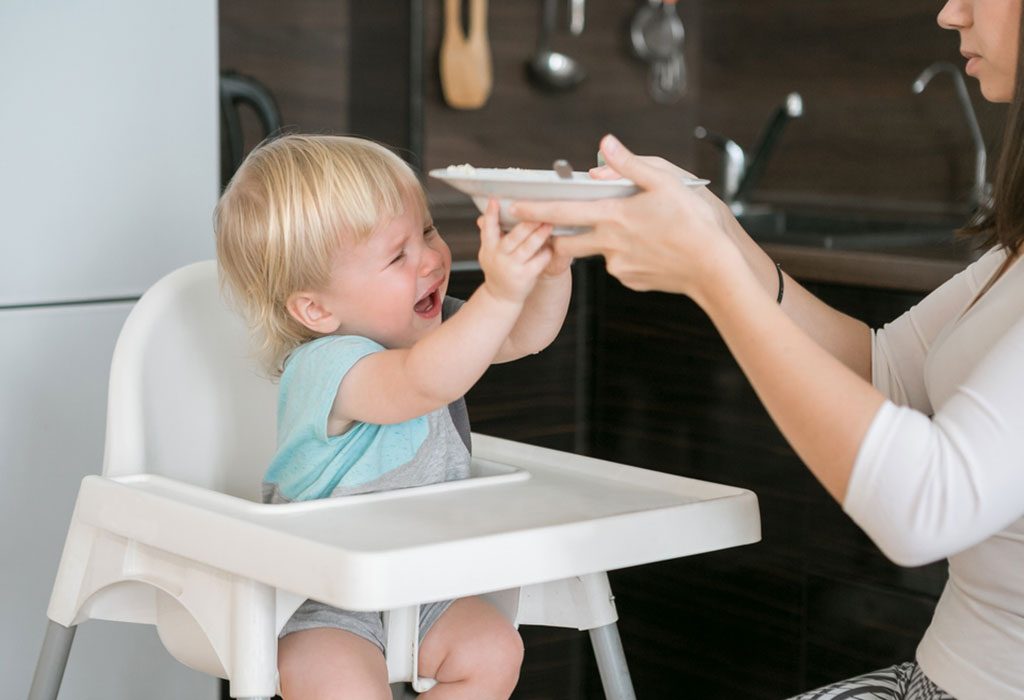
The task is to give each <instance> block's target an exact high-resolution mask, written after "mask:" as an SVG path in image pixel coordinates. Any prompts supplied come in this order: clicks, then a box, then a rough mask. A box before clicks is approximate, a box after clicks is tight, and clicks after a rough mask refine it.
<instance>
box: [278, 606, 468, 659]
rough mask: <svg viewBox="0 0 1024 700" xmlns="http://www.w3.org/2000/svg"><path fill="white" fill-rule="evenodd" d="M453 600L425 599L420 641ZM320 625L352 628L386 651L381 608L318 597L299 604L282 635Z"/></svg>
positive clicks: (343, 628)
mask: <svg viewBox="0 0 1024 700" xmlns="http://www.w3.org/2000/svg"><path fill="white" fill-rule="evenodd" d="M453 602H454V601H451V600H442V601H438V602H436V603H424V604H423V605H421V606H420V643H422V642H423V637H425V636H426V634H427V632H429V631H430V628H431V627H433V625H434V623H435V622H437V619H438V618H439V617H441V614H442V613H443V612H444V611H445V610H447V609H448V607H449V606H450V605H451V604H452V603H453ZM319 627H328V628H331V629H337V630H345V631H346V632H351V633H352V634H354V635H356V636H358V637H362V638H363V639H365V640H367V641H369V642H372V643H373V644H375V645H376V646H377V648H378V649H380V650H381V653H383V652H384V645H385V643H386V642H387V640H386V639H385V638H384V621H383V618H382V617H381V614H380V613H379V612H353V611H351V610H342V609H340V608H333V607H331V606H330V605H324V604H323V603H318V602H317V601H315V600H307V601H306V602H304V603H303V604H302V605H300V606H299V609H298V610H296V611H295V614H294V615H292V616H291V617H290V618H289V619H288V622H286V623H285V624H284V628H283V629H282V630H281V634H279V635H278V638H281V637H283V636H285V635H286V634H291V633H292V632H301V631H302V630H311V629H316V628H319Z"/></svg>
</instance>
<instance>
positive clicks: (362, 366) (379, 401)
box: [328, 225, 552, 434]
mask: <svg viewBox="0 0 1024 700" xmlns="http://www.w3.org/2000/svg"><path fill="white" fill-rule="evenodd" d="M550 235H551V227H550V226H540V225H536V226H534V225H527V226H523V227H520V228H518V229H517V230H516V231H515V232H509V234H507V235H505V236H502V235H501V233H500V231H497V230H492V229H490V228H488V229H487V230H481V234H480V241H481V243H480V266H481V267H482V268H483V271H484V283H483V284H482V285H481V286H480V287H479V288H478V289H477V290H476V291H475V292H474V293H473V294H472V296H470V298H469V299H468V300H467V301H466V303H465V304H463V305H462V308H461V309H459V312H458V313H457V314H455V315H454V316H452V317H451V318H450V319H448V320H446V321H445V322H444V323H442V324H441V326H440V327H439V328H437V329H436V330H435V331H433V332H431V333H430V334H428V335H426V336H425V337H423V338H421V339H420V340H419V341H417V342H416V343H415V344H414V345H413V346H412V347H410V348H405V349H394V350H384V351H381V352H376V353H372V354H370V355H367V356H366V357H364V358H363V359H361V360H359V361H358V362H357V363H356V364H355V365H354V366H353V367H352V369H351V370H349V371H348V373H347V374H346V375H345V378H344V379H343V380H342V382H341V386H339V388H338V394H337V397H336V398H335V401H334V405H333V407H332V409H331V414H330V417H329V421H328V422H329V425H331V426H332V427H333V426H344V425H345V424H347V423H348V422H349V421H361V422H365V423H399V422H402V421H405V420H409V419H411V418H415V417H417V416H421V415H424V414H426V413H429V412H430V411H432V410H435V409H437V408H439V407H441V406H444V405H446V404H448V403H451V402H452V401H454V400H456V399H458V398H459V397H461V396H462V395H463V394H465V393H466V392H467V391H468V390H469V389H470V388H471V387H472V386H473V384H474V383H475V382H476V381H477V380H478V379H479V378H480V377H481V375H483V373H484V371H485V370H486V369H487V367H489V366H490V365H491V363H493V362H494V359H495V356H496V355H497V353H498V351H499V349H500V348H501V347H502V345H503V344H504V342H505V340H506V339H507V338H508V336H509V333H510V332H512V329H513V327H514V326H515V325H516V321H517V320H518V319H519V316H520V314H521V313H522V311H523V306H524V304H525V302H526V300H527V298H528V297H529V296H530V293H531V292H532V291H533V289H534V286H535V285H536V284H537V278H538V276H539V275H540V274H541V273H542V272H543V271H544V270H545V269H546V268H547V267H548V265H549V263H550V262H551V255H552V253H551V249H550V247H549V246H545V245H544V244H545V242H546V241H547V239H548V237H549V236H550ZM330 432H331V433H332V434H334V431H333V430H332V431H330Z"/></svg>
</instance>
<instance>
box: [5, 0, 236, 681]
mask: <svg viewBox="0 0 1024 700" xmlns="http://www.w3.org/2000/svg"><path fill="white" fill-rule="evenodd" d="M217 79H218V58H217V3H216V0H180V1H177V2H166V1H163V2H157V1H156V0H0V678H2V679H3V681H4V686H5V687H4V693H3V694H4V696H5V697H12V698H23V697H25V696H26V695H27V693H28V687H29V684H30V682H31V677H32V671H33V668H34V665H35V661H36V655H37V653H38V651H39V645H40V643H41V640H42V635H43V632H44V629H45V625H46V607H47V603H48V600H49V595H50V588H51V585H52V581H53V576H54V573H55V571H56V566H57V561H58V558H59V556H60V552H61V548H62V546H63V542H64V535H65V533H66V528H67V524H68V520H69V517H70V514H71V509H72V505H73V503H74V498H75V494H76V493H77V489H78V484H79V482H80V480H81V479H82V477H83V476H84V475H86V474H90V473H97V472H99V471H100V469H101V460H102V454H103V432H104V424H105V411H106V393H107V374H108V371H109V366H110V357H111V353H112V351H113V347H114V342H115V340H116V337H117V334H118V331H119V329H120V327H121V324H122V323H123V321H124V319H125V317H126V315H127V314H128V312H129V310H130V309H131V307H132V304H133V302H134V300H135V299H137V298H138V296H139V295H140V294H141V293H142V292H143V291H144V290H145V289H146V288H147V287H148V286H149V285H150V284H152V283H153V282H154V281H155V280H156V279H158V278H159V277H161V276H162V275H163V274H165V273H167V272H169V271H170V270H172V269H174V268H176V267H179V266H181V265H184V264H186V263H189V262H192V261H194V260H199V259H204V258H210V257H212V256H213V242H212V226H211V214H212V210H213V206H214V204H215V202H216V197H217V194H218V187H219V164H218V163H219V145H218V131H219V122H218V118H219V117H218V96H217ZM218 696H219V693H218V683H217V682H216V681H215V680H214V679H211V678H209V677H207V676H203V675H201V674H199V673H196V672H193V671H191V670H189V669H187V668H185V667H184V666H181V665H180V664H178V663H177V662H176V661H174V660H173V659H172V658H171V657H170V655H169V654H167V653H166V652H165V651H164V649H163V647H162V646H161V645H160V643H159V641H158V639H157V636H156V633H155V632H154V630H153V629H152V628H150V627H147V626H136V625H125V624H120V625H117V624H113V623H103V622H90V623H86V624H84V625H83V626H82V627H81V629H80V630H79V631H78V633H77V636H76V638H75V643H74V646H73V648H72V650H71V657H70V660H69V663H68V668H67V673H66V675H65V681H64V686H63V689H62V692H61V697H62V698H74V699H76V700H89V699H93V698H95V699H96V700H100V699H102V700H139V699H141V698H146V699H153V700H163V699H164V698H166V699H167V700H172V699H180V698H189V699H197V700H205V699H207V698H209V699H211V700H212V699H213V698H217V697H218Z"/></svg>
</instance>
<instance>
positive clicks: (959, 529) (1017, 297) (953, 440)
mask: <svg viewBox="0 0 1024 700" xmlns="http://www.w3.org/2000/svg"><path fill="white" fill-rule="evenodd" d="M1005 259H1006V254H1005V252H1004V251H1003V250H1001V249H1000V250H993V251H990V252H988V253H986V254H985V255H984V256H982V257H981V258H980V259H979V260H978V261H977V262H975V263H974V264H972V265H971V266H970V267H968V268H967V269H966V270H964V271H963V272H962V273H960V274H959V275H957V276H956V277H954V278H952V279H951V280H949V281H948V282H946V283H945V284H944V285H943V286H941V287H940V288H938V289H937V290H935V291H934V292H933V293H932V294H930V295H929V296H928V297H926V298H925V299H924V300H923V301H921V303H919V304H918V305H917V306H915V307H914V308H913V309H911V310H910V311H908V312H907V313H905V314H903V315H902V316H900V317H899V318H898V319H896V320H895V321H893V322H892V323H890V324H888V325H886V326H885V327H884V328H882V329H881V330H878V331H875V332H873V333H872V363H871V364H872V375H873V376H872V379H873V383H874V385H875V386H876V387H877V388H878V389H879V390H880V391H881V392H882V393H884V394H885V395H886V396H887V397H888V399H889V400H888V401H887V402H886V403H885V404H884V405H883V406H882V408H881V409H880V410H879V411H878V413H877V414H876V416H875V418H874V420H873V421H872V423H871V426H870V428H869V430H868V433H867V435H866V437H865V439H864V441H863V443H862V445H861V447H860V450H859V452H858V455H857V459H856V462H855V464H854V467H853V472H852V474H851V477H850V483H849V488H848V491H847V494H846V499H845V502H844V504H843V507H844V509H845V510H846V512H847V513H848V514H849V515H850V516H851V517H852V518H853V520H854V521H855V522H856V523H857V524H858V525H859V526H860V527H861V528H863V529H864V530H865V532H867V533H868V535H869V536H870V537H871V538H872V539H873V540H874V541H875V543H876V544H877V545H878V546H879V547H880V548H881V550H882V551H883V552H884V553H885V554H886V555H887V556H888V557H889V558H891V559H892V560H893V561H895V562H897V563H899V564H903V565H906V566H916V565H921V564H926V563H929V562H933V561H937V560H941V559H943V558H948V559H949V580H948V582H947V584H946V587H945V590H944V591H943V593H942V597H941V598H940V600H939V603H938V606H937V607H936V611H935V616H934V618H933V619H932V623H931V625H930V626H929V628H928V631H927V632H926V633H925V637H924V639H923V640H922V642H921V644H920V646H919V647H918V650H917V659H918V662H919V663H920V665H921V667H922V669H923V670H924V672H925V673H926V674H927V675H928V677H929V678H931V679H932V680H933V681H934V682H935V683H937V684H938V685H939V686H940V687H942V688H943V689H944V690H946V692H948V693H950V694H951V695H953V696H954V697H956V698H958V700H999V699H1002V698H1014V699H1024V264H1020V263H1019V261H1017V262H1014V264H1013V265H1012V266H1011V267H1010V268H1009V269H1008V270H1007V271H1006V272H1005V273H1004V274H1003V275H1002V276H1001V277H1000V278H999V279H998V280H997V281H996V282H995V284H994V285H993V286H992V287H991V288H990V289H989V290H988V291H987V292H986V293H985V294H984V295H983V296H981V297H980V298H978V299H977V300H976V301H975V298H976V297H977V295H978V293H979V292H980V291H981V290H982V289H983V288H984V286H985V284H986V282H987V281H988V280H989V278H991V277H992V276H993V275H994V274H995V273H996V271H997V270H998V268H999V267H1000V265H1001V264H1002V263H1003V261H1004V260H1005ZM972 302H973V303H972Z"/></svg>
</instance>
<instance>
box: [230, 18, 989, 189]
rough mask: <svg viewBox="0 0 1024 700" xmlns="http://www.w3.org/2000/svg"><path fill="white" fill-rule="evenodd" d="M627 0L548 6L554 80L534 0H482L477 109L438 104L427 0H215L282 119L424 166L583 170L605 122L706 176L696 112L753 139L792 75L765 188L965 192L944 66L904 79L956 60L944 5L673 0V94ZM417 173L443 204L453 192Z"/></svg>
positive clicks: (717, 127)
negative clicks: (652, 83) (484, 88)
mask: <svg viewBox="0 0 1024 700" xmlns="http://www.w3.org/2000/svg"><path fill="white" fill-rule="evenodd" d="M562 4H565V3H562ZM642 4H643V3H642V2H641V0H591V1H590V2H589V3H588V4H587V24H586V29H585V31H584V32H583V35H582V36H580V37H571V36H570V35H569V34H568V32H567V31H566V30H565V28H564V26H565V25H564V21H563V22H562V23H561V28H560V30H559V32H558V33H557V35H556V37H555V41H554V47H555V48H556V49H558V50H561V51H563V52H565V53H567V54H569V55H570V56H572V57H573V58H576V59H577V60H578V61H579V62H580V63H581V64H582V65H583V66H584V67H585V68H586V69H587V71H588V73H589V78H588V80H587V81H586V82H585V83H584V84H582V85H581V86H579V88H577V89H576V90H573V91H571V92H568V93H563V94H551V93H545V92H542V91H540V90H538V89H536V88H535V87H534V86H533V85H532V84H531V83H530V81H529V80H528V79H527V77H526V73H525V70H524V66H525V63H526V62H527V61H528V60H529V58H530V56H531V54H532V53H533V51H534V48H535V43H536V41H537V36H538V29H539V22H540V8H541V3H540V1H539V0H515V1H506V2H500V3H498V2H494V3H491V4H490V8H489V10H490V17H489V37H490V43H491V49H492V60H493V68H494V91H493V93H492V95H491V98H490V100H489V101H488V103H487V104H486V105H485V106H484V107H483V108H482V109H480V110H475V111H459V110H454V109H451V108H449V107H448V106H446V105H445V104H444V102H443V100H442V97H441V89H440V81H439V78H438V52H439V47H440V43H441V36H442V31H443V12H442V3H441V1H440V0H412V1H411V2H409V3H374V2H370V1H369V0H339V1H337V2H328V1H327V0H296V1H295V2H293V3H289V4H288V6H287V7H283V6H280V5H279V4H275V3H272V2H269V0H254V1H252V2H244V1H243V0H224V1H223V2H222V3H221V60H222V66H223V67H225V68H235V69H238V70H241V71H243V72H247V73H249V74H251V75H254V76H255V77H257V78H259V79H261V80H263V81H264V82H266V83H267V84H268V85H269V87H270V88H271V89H272V90H273V91H274V92H275V94H276V96H277V98H278V101H279V103H280V105H281V108H282V113H283V115H284V121H285V123H286V124H287V125H289V126H290V127H291V128H295V129H299V130H306V131H330V132H335V133H342V132H346V131H350V130H351V131H352V132H354V133H361V134H365V135H369V136H373V137H375V138H378V139H381V140H384V141H386V142H388V143H391V144H393V145H395V146H397V147H399V148H405V149H410V148H412V149H413V150H414V151H416V153H415V154H410V155H409V157H410V160H416V161H417V162H420V163H421V164H422V165H423V166H424V167H425V168H431V167H439V166H444V165H448V164H450V163H463V162H469V163H473V164H476V165H481V166H483V165H491V166H504V165H510V166H520V167H547V165H549V164H550V162H551V161H552V160H553V159H554V158H555V157H565V158H568V159H569V160H570V161H571V162H573V163H574V164H575V165H576V166H577V167H579V168H582V167H584V166H587V165H589V164H590V163H591V162H592V161H593V158H594V151H595V146H596V143H597V141H598V139H599V138H600V136H601V135H602V134H603V133H605V132H608V131H612V132H615V133H616V134H619V135H620V136H621V137H622V138H623V139H624V140H625V141H626V142H627V143H628V144H629V145H631V146H632V147H633V148H634V149H635V150H637V151H639V152H644V153H656V154H660V155H663V156H665V157H667V158H670V159H671V160H674V161H677V162H679V163H681V164H683V165H686V166H687V167H689V168H690V169H691V170H694V171H695V172H699V173H700V174H702V175H706V176H708V177H711V178H712V179H713V180H720V179H721V178H720V174H719V167H720V159H719V156H718V152H717V151H716V149H714V148H713V147H712V146H710V145H707V144H701V143H696V142H695V141H694V139H693V138H692V132H693V127H694V126H696V125H697V124H701V125H705V126H707V127H708V128H709V129H712V130H714V131H717V132H719V133H722V134H724V135H726V136H729V137H731V138H733V139H735V140H736V141H737V142H739V143H740V144H741V145H743V146H745V147H747V148H752V147H753V145H754V144H755V142H756V140H757V138H758V135H759V133H760V131H761V128H762V127H763V125H764V124H765V123H766V121H767V119H768V117H769V115H770V114H771V112H772V110H773V109H774V108H775V107H776V106H777V105H778V104H780V103H781V101H782V100H783V98H784V96H785V95H786V94H787V93H788V92H790V91H793V90H796V91H799V92H800V93H801V94H802V96H803V98H804V107H805V115H804V116H803V117H802V118H801V119H799V120H797V121H795V122H793V123H791V124H790V125H789V126H788V127H787V129H786V131H785V133H784V134H783V137H782V139H781V141H780V142H779V144H778V147H777V151H776V153H775V156H774V157H773V158H772V160H771V161H770V164H769V167H768V169H767V171H766V172H765V174H764V177H763V180H762V184H761V187H760V188H759V189H760V192H761V194H762V196H765V197H768V198H770V199H780V200H786V201H792V200H795V201H807V200H817V199H819V198H822V197H825V198H827V199H829V200H832V201H838V202H845V203H848V204H853V205H865V206H874V205H876V204H880V205H885V204H890V205H891V204H894V203H895V204H896V205H897V206H898V205H901V204H903V205H906V206H908V207H920V206H922V205H925V206H927V204H928V203H935V202H940V203H941V202H955V201H958V200H960V201H962V200H963V199H964V198H965V195H966V192H967V190H968V189H969V187H970V182H971V176H972V172H973V153H972V146H971V143H970V140H969V136H968V131H967V127H966V125H965V122H964V118H963V115H962V113H961V111H960V108H959V106H958V104H957V103H956V100H955V97H954V92H953V87H952V81H951V80H950V77H949V76H948V75H940V76H938V77H937V78H936V79H935V80H934V82H933V83H932V84H931V85H930V86H929V87H928V89H927V90H926V92H925V93H924V94H923V95H914V94H912V92H911V90H910V84H911V82H912V81H913V80H914V78H915V77H916V76H917V75H918V74H919V72H920V71H921V70H922V69H923V68H924V67H925V66H927V65H928V64H929V63H931V62H933V61H935V60H950V61H953V62H954V63H956V64H957V65H962V59H960V57H959V54H958V40H957V37H956V35H955V34H954V33H953V32H949V31H945V30H942V29H940V28H939V27H938V25H937V24H936V21H935V15H936V13H937V12H938V10H939V9H940V7H941V3H938V2H935V0H890V1H889V2H885V3H863V2H858V1H857V0H827V1H822V0H773V2H770V3H769V2H757V1H756V0H713V1H712V0H681V2H680V3H679V10H680V13H681V15H682V18H683V22H684V25H685V27H686V43H685V49H686V59H687V66H688V69H689V71H688V73H689V83H690V90H689V93H688V94H687V96H686V97H684V98H683V99H682V100H681V101H679V102H678V103H676V104H672V105H660V104H657V103H655V102H654V101H653V100H652V99H651V98H650V97H649V96H648V94H647V92H646V81H647V68H646V65H645V64H644V63H642V62H640V61H639V60H637V59H636V58H634V57H633V56H632V54H631V52H630V50H629V43H628V36H627V33H628V28H629V23H630V20H631V19H632V17H633V15H634V13H635V11H636V9H637V8H638V7H640V6H641V5H642ZM418 13H419V14H421V15H422V21H423V31H422V37H421V41H422V45H423V50H422V52H421V54H420V55H419V56H410V55H409V46H410V34H409V22H410V18H411V17H415V16H417V15H418ZM563 14H564V13H563ZM563 20H564V18H563ZM410 73H418V74H421V75H422V95H420V91H419V90H417V89H416V85H415V82H414V83H413V92H414V95H412V96H410V92H409V88H410ZM969 87H970V93H971V96H972V98H973V102H974V105H975V107H976V109H977V111H978V117H979V121H980V123H981V126H982V131H983V133H984V136H985V140H986V141H987V142H988V144H989V147H990V149H991V148H994V147H996V146H997V142H998V137H999V134H1000V121H1001V119H1002V117H1003V115H1004V113H1005V109H1004V107H1002V106H999V105H990V104H987V103H985V102H984V100H983V99H982V98H981V96H980V93H979V92H978V90H977V87H976V85H975V84H974V82H973V81H972V80H971V81H969ZM419 96H421V97H422V100H423V101H422V105H417V104H416V103H415V100H416V99H417V98H418V97H419ZM410 120H412V121H413V122H415V123H413V124H410V123H409V122H410ZM990 162H994V157H991V158H990ZM430 187H431V190H432V192H433V194H434V195H435V199H438V200H440V201H448V200H453V199H457V197H458V196H457V195H455V194H454V193H452V192H450V191H449V190H448V189H447V188H445V187H443V186H441V185H436V184H433V183H431V184H430Z"/></svg>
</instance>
